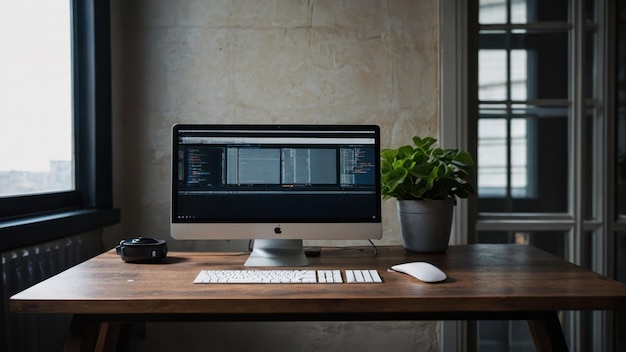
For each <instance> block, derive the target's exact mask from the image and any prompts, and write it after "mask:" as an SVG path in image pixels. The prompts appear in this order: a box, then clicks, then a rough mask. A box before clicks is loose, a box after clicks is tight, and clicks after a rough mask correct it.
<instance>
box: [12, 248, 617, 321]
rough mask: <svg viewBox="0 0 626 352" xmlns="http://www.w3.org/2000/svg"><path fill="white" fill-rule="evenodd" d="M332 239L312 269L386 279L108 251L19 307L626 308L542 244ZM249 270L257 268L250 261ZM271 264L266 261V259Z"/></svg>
mask: <svg viewBox="0 0 626 352" xmlns="http://www.w3.org/2000/svg"><path fill="white" fill-rule="evenodd" d="M378 252H379V253H378V256H376V257H374V256H373V250H372V249H371V248H365V247H363V248H354V247H347V248H324V249H323V250H322V253H321V256H320V257H319V258H309V261H310V265H309V267H307V268H308V269H341V270H345V269H376V270H378V271H379V273H380V275H381V276H382V278H383V280H384V282H383V283H379V284H347V283H343V284H193V280H194V278H195V277H196V275H197V274H198V272H199V271H200V270H201V269H244V268H245V267H244V265H243V264H244V262H245V260H246V258H247V255H248V254H247V253H182V252H173V253H169V254H168V258H167V260H166V261H165V262H164V263H161V264H130V263H124V262H123V261H122V260H121V259H120V257H119V256H118V255H117V254H116V253H115V251H114V250H113V251H109V252H106V253H103V254H101V255H99V256H97V257H95V258H93V259H91V260H88V261H86V262H84V263H82V264H79V265H77V266H75V267H72V268H70V269H68V270H66V271H64V272H62V273H60V274H59V275H56V276H54V277H52V278H50V279H48V280H46V281H43V282H41V283H39V284H37V285H35V286H33V287H31V288H29V289H26V290H25V291H22V292H20V293H18V294H16V295H14V296H13V297H11V300H10V306H11V310H12V311H14V312H27V313H74V314H233V313H238V312H240V313H242V314H244V313H245V314H251V313H252V314H279V313H284V314H294V313H298V314H312V313H319V312H331V313H337V314H341V313H347V314H350V313H355V312H364V311H365V312H371V313H379V314H384V313H398V312H406V313H411V312H422V313H423V312H450V311H454V312H502V311H507V312H515V311H520V312H522V311H554V310H614V309H625V308H626V285H624V284H622V283H619V282H617V281H615V280H612V279H609V278H607V277H604V276H601V275H598V274H596V273H593V272H591V271H589V270H586V269H584V268H581V267H579V266H576V265H573V264H571V263H568V262H566V261H564V260H562V259H560V258H558V257H555V256H553V255H551V254H548V253H546V252H544V251H541V250H539V249H537V248H534V247H532V246H522V245H486V244H479V245H466V246H451V247H450V248H449V249H448V251H447V252H446V253H444V254H417V253H409V252H406V251H405V250H404V249H402V248H401V247H382V248H379V249H378ZM410 261H427V262H430V263H433V264H435V265H437V266H438V267H440V268H441V269H442V270H443V271H444V272H446V274H447V275H448V279H447V280H446V281H444V282H441V283H436V284H428V283H423V282H421V281H418V280H417V279H414V278H412V277H410V276H407V275H405V274H401V273H395V272H388V271H387V269H388V268H389V267H391V266H392V265H394V264H399V263H404V262H410ZM248 269H249V268H248ZM260 270H263V268H260Z"/></svg>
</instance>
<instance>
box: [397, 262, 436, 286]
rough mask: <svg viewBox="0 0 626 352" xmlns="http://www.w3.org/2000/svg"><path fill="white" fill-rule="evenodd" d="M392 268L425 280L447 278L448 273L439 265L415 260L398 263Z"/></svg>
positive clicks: (433, 280) (434, 280) (432, 280)
mask: <svg viewBox="0 0 626 352" xmlns="http://www.w3.org/2000/svg"><path fill="white" fill-rule="evenodd" d="M391 270H393V271H398V272H401V273H405V274H407V275H411V276H413V277H414V278H416V279H418V280H421V281H424V282H440V281H443V280H445V279H446V274H445V273H444V272H443V271H441V269H439V268H438V267H436V266H434V265H432V264H430V263H427V262H413V263H405V264H398V265H394V266H392V267H391Z"/></svg>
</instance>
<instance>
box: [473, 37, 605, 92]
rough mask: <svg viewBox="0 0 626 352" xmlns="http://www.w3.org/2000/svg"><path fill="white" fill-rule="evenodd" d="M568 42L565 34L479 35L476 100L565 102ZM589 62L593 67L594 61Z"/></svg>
mask: <svg viewBox="0 0 626 352" xmlns="http://www.w3.org/2000/svg"><path fill="white" fill-rule="evenodd" d="M567 40H568V34H567V32H566V31H565V30H564V31H549V32H544V31H526V30H524V31H515V32H510V33H507V32H504V31H481V33H480V36H479V45H480V48H481V50H480V51H479V52H478V60H479V61H478V79H479V81H478V84H479V88H478V89H479V90H478V98H479V99H480V100H481V101H494V100H496V101H497V100H500V101H501V100H504V99H507V98H509V99H513V100H518V101H519V100H524V99H568V97H569V96H568V95H569V87H570V85H569V80H570V77H569V76H570V75H569V61H570V60H569V59H568V55H569V47H568V42H567ZM507 48H509V49H507ZM589 61H590V63H593V59H590V60H589ZM507 70H508V72H507ZM509 75H510V77H509ZM509 80H510V82H509ZM508 87H510V93H509V92H507V88H508ZM509 95H510V97H509Z"/></svg>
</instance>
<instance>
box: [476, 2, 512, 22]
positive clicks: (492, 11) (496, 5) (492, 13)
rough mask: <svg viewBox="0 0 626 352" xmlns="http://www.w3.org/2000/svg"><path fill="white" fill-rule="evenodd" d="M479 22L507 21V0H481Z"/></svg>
mask: <svg viewBox="0 0 626 352" xmlns="http://www.w3.org/2000/svg"><path fill="white" fill-rule="evenodd" d="M479 2H480V5H479V6H480V12H479V15H478V22H479V23H481V24H493V23H506V22H507V21H506V18H507V15H506V12H507V7H506V2H507V0H480V1H479Z"/></svg>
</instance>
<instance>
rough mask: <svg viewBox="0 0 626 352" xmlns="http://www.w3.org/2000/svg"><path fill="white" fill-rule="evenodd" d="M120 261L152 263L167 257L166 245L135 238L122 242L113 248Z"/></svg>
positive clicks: (147, 239)
mask: <svg viewBox="0 0 626 352" xmlns="http://www.w3.org/2000/svg"><path fill="white" fill-rule="evenodd" d="M115 251H116V252H117V254H119V255H121V256H122V260H123V261H125V262H132V263H154V262H158V261H159V260H161V259H163V258H165V256H166V255H167V243H166V242H165V240H159V239H156V238H150V237H137V238H133V239H131V240H122V241H121V242H120V244H119V245H117V247H115Z"/></svg>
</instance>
